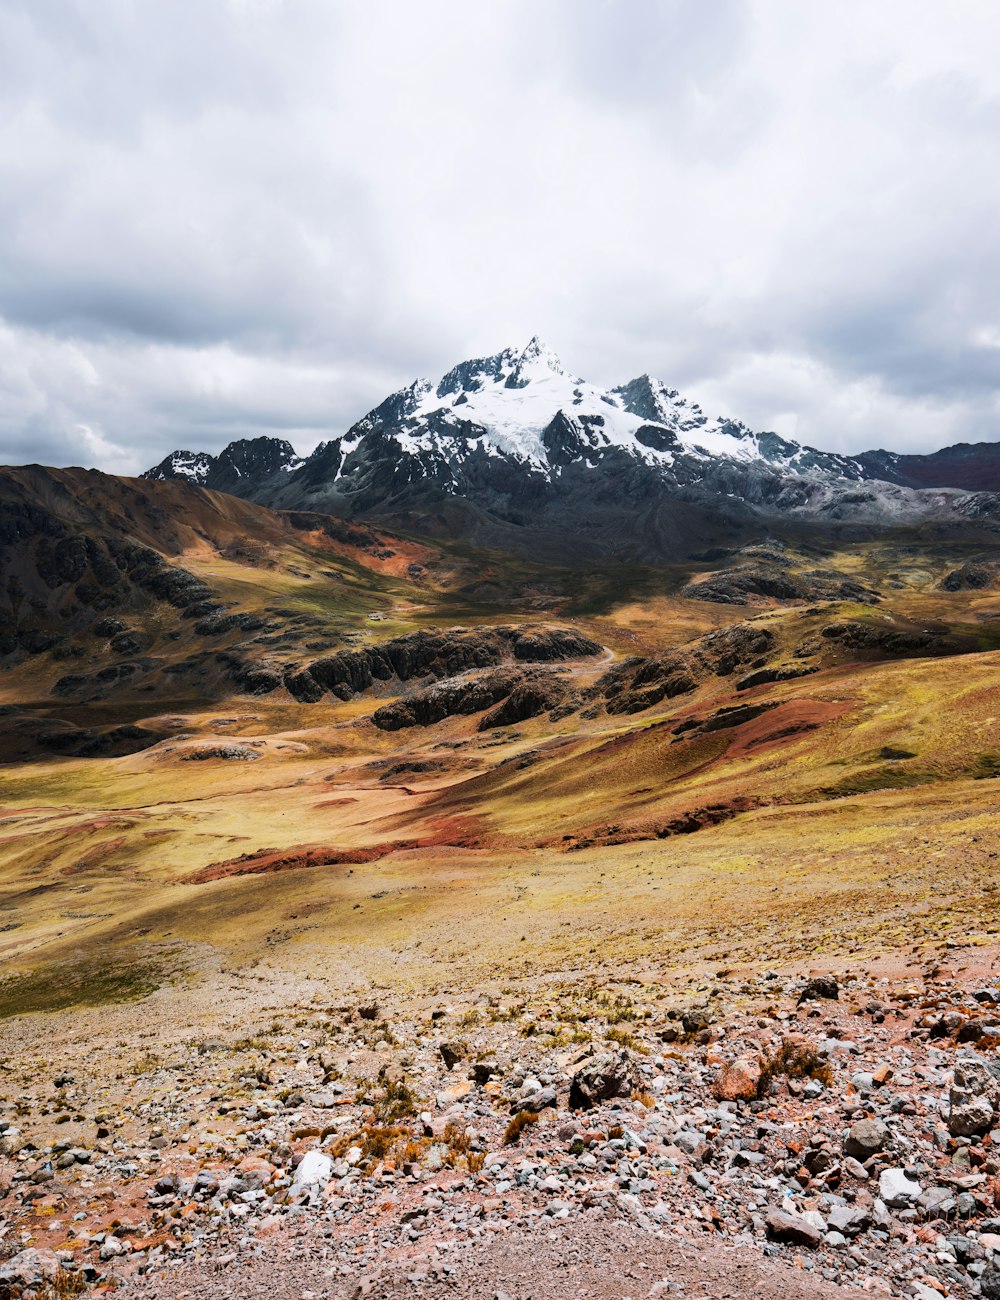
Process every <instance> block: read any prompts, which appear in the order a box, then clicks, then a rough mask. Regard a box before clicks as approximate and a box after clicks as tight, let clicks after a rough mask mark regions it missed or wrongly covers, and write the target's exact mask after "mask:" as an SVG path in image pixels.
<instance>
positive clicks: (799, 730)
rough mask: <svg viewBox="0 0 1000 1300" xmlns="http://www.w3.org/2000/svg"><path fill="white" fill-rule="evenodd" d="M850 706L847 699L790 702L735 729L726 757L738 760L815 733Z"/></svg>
mask: <svg viewBox="0 0 1000 1300" xmlns="http://www.w3.org/2000/svg"><path fill="white" fill-rule="evenodd" d="M850 707H851V705H850V702H849V701H846V700H789V701H788V702H787V703H785V704H779V705H778V707H777V708H776V709H770V710H768V712H767V713H762V714H761V715H760V717H759V718H754V719H753V720H752V721H751V722H745V723H743V725H742V726H741V727H737V728H735V729H734V731H733V740H732V743H731V744H730V746H729V749H728V750H727V751H726V755H725V757H726V758H738V757H739V756H740V755H742V754H750V753H760V752H761V751H762V750H766V749H771V748H773V747H775V746H776V745H779V744H781V742H782V741H787V740H790V739H792V738H793V737H795V736H801V735H805V734H806V733H807V732H810V731H816V730H817V729H818V728H819V727H822V726H823V724H824V723H826V722H831V721H832V720H833V719H834V718H839V717H840V716H841V715H842V714H844V713H846V712H847V711H848V710H849V709H850Z"/></svg>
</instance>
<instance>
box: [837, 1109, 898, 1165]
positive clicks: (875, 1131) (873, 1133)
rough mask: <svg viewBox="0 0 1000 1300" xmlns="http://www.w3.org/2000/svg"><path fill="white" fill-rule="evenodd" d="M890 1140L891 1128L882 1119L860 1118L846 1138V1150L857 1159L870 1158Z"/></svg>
mask: <svg viewBox="0 0 1000 1300" xmlns="http://www.w3.org/2000/svg"><path fill="white" fill-rule="evenodd" d="M888 1140H889V1130H888V1129H887V1128H886V1126H885V1125H884V1124H883V1123H882V1121H881V1120H880V1119H859V1120H858V1121H857V1123H856V1124H852V1125H851V1128H850V1131H849V1132H848V1134H847V1137H846V1139H845V1140H844V1150H845V1152H846V1153H847V1154H848V1155H849V1156H854V1158H855V1159H856V1160H862V1161H864V1160H868V1159H870V1158H871V1157H872V1156H873V1155H876V1154H877V1153H878V1152H879V1151H881V1150H882V1148H883V1147H884V1146H885V1144H886V1142H888Z"/></svg>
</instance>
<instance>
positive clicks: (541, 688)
mask: <svg viewBox="0 0 1000 1300" xmlns="http://www.w3.org/2000/svg"><path fill="white" fill-rule="evenodd" d="M563 694H564V692H563V689H562V687H561V685H560V684H559V682H558V681H557V680H555V679H553V678H542V677H535V678H533V679H530V680H528V681H521V682H519V683H518V684H517V685H516V686H515V687H514V689H513V690H512V691H511V693H510V694H509V695H508V696H507V698H506V699H505V700H503V701H502V702H501V703H500V704H498V705H497V707H496V708H495V709H491V710H490V712H489V713H487V714H486V716H485V717H484V718H483V719H482V720H481V721H480V723H479V730H480V731H490V730H491V729H492V728H493V727H513V726H515V725H516V724H517V723H519V722H527V720H528V719H529V718H537V717H538V716H539V714H542V713H547V712H548V711H549V710H550V709H554V708H555V707H556V706H557V705H558V704H559V703H561V701H562V699H563Z"/></svg>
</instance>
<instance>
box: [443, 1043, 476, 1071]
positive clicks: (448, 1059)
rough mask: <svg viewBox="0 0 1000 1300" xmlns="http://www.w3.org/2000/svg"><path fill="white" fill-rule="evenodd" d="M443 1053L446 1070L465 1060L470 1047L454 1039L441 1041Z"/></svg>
mask: <svg viewBox="0 0 1000 1300" xmlns="http://www.w3.org/2000/svg"><path fill="white" fill-rule="evenodd" d="M438 1051H439V1052H440V1053H441V1060H442V1061H444V1066H445V1069H446V1070H453V1069H454V1068H455V1066H456V1065H457V1064H458V1062H459V1061H461V1060H463V1059H464V1058H465V1057H466V1056H467V1055H468V1054H469V1049H468V1048H467V1047H466V1045H465V1043H460V1042H458V1041H455V1040H452V1041H451V1042H447V1043H441V1045H440V1046H439V1047H438Z"/></svg>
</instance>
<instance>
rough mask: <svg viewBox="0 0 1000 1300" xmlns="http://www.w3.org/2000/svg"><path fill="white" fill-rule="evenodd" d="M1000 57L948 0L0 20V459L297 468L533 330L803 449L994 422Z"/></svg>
mask: <svg viewBox="0 0 1000 1300" xmlns="http://www.w3.org/2000/svg"><path fill="white" fill-rule="evenodd" d="M998 38H1000V11H998V10H997V9H996V7H995V6H994V5H993V4H992V3H986V2H980V0H956V3H954V4H952V5H950V6H947V7H942V6H941V5H940V4H939V3H937V0H881V2H880V3H879V4H878V5H871V4H868V3H866V2H865V0H845V2H844V3H842V4H840V5H836V6H833V5H829V6H821V5H802V4H801V3H799V2H798V0H745V2H742V3H736V2H735V0H718V3H715V4H713V5H704V6H702V5H695V4H692V3H690V0H660V2H659V3H658V4H656V5H650V4H648V3H646V0H547V3H546V4H545V5H538V4H537V3H531V0H491V3H490V4H489V5H469V4H468V3H464V2H460V0H425V2H424V3H421V4H419V5H415V4H412V3H409V2H408V0H380V3H379V4H377V5H358V4H354V3H348V2H347V0H295V2H294V3H292V2H291V0H176V2H175V3H172V4H171V5H168V6H156V5H153V6H136V5H133V4H131V3H128V2H127V0H32V3H31V4H27V3H21V4H17V3H15V4H9V5H7V6H3V7H0V106H2V108H3V112H2V115H0V319H3V320H4V321H5V322H6V324H5V326H4V328H3V329H2V330H0V400H2V403H3V404H2V407H0V456H2V457H4V458H6V459H11V460H19V459H21V460H23V459H29V458H31V459H38V458H48V459H51V460H54V461H67V460H72V459H74V457H76V458H80V457H81V456H83V455H88V456H91V457H92V458H93V459H94V460H95V462H96V463H99V464H101V465H102V466H104V467H106V468H119V469H121V468H123V467H124V466H125V465H128V466H132V465H134V464H146V463H152V462H153V461H154V460H156V459H158V458H159V457H160V456H161V455H162V454H163V453H164V452H165V451H167V450H169V449H170V448H172V447H174V446H178V445H180V446H184V445H186V446H188V447H193V446H195V445H196V444H197V445H198V446H205V447H207V448H209V449H215V448H218V447H219V446H220V445H221V444H222V443H224V442H225V441H226V440H227V439H228V438H229V437H232V436H239V435H241V434H247V433H257V432H274V433H276V434H279V435H282V436H291V437H292V440H293V441H297V442H298V443H299V445H300V446H301V448H302V449H307V448H308V447H309V446H310V445H312V444H313V443H314V442H315V441H316V440H317V439H318V438H319V437H322V436H328V435H329V433H330V432H331V431H336V430H337V429H338V428H342V427H345V426H346V425H347V424H349V423H350V422H351V421H352V420H353V419H355V418H356V417H357V416H358V415H360V414H362V413H363V412H364V411H365V410H366V409H368V408H369V407H370V406H371V405H373V404H374V403H375V402H377V401H378V400H380V399H381V397H383V396H384V395H385V394H386V392H387V391H389V390H390V389H391V388H394V387H397V386H399V385H400V384H402V383H405V382H408V381H409V380H410V379H411V378H413V377H414V376H415V375H417V374H422V373H430V374H432V375H433V374H438V373H441V372H442V371H443V370H445V369H446V368H447V367H448V366H450V365H451V364H452V363H453V362H455V361H457V360H458V359H460V358H461V357H463V356H466V355H470V354H475V353H482V352H484V351H493V350H496V349H497V348H499V347H501V346H504V345H506V344H508V343H511V344H515V343H518V342H523V341H524V340H526V339H527V337H528V336H530V335H531V334H532V333H535V332H539V333H541V334H543V335H544V336H545V337H546V338H548V339H549V341H550V342H551V343H552V344H553V345H555V346H556V347H557V348H558V349H559V350H560V351H561V352H562V353H563V354H564V355H565V357H566V359H567V361H568V363H569V364H570V365H571V367H572V368H573V369H574V370H576V371H578V372H580V373H583V374H585V375H587V376H588V377H590V378H592V379H594V380H595V381H598V382H619V381H621V380H622V379H623V378H627V377H629V376H631V375H633V374H635V373H638V372H640V371H643V370H650V371H652V372H654V373H658V374H660V375H662V376H663V377H664V378H665V379H667V380H669V381H670V382H671V383H674V384H676V385H677V386H679V387H683V388H687V389H690V390H691V392H692V395H693V396H695V397H696V398H701V399H703V400H704V402H705V404H706V405H707V406H708V408H709V409H710V410H712V411H716V410H718V411H720V412H722V411H724V412H726V413H728V414H732V415H735V416H738V417H740V418H742V419H745V420H746V421H747V422H748V423H751V424H753V425H755V426H757V427H774V426H780V427H781V430H782V431H790V430H791V429H792V428H793V427H794V430H795V433H796V436H798V437H801V438H802V439H803V440H804V441H807V442H811V443H815V444H820V445H828V446H831V447H837V448H840V449H860V448H861V447H866V446H872V445H883V446H891V447H896V448H900V449H919V448H931V447H935V446H940V445H943V444H944V443H946V442H948V441H954V440H957V439H960V438H961V439H967V440H971V439H976V438H991V437H994V436H996V434H997V423H996V418H997V409H996V393H997V390H998V387H1000V357H998V351H997V348H996V347H995V344H994V343H993V342H992V340H994V339H995V337H996V336H997V334H998V332H1000V321H998V319H997V306H996V302H997V294H996V284H997V281H998V277H1000V250H998V248H997V247H996V242H995V239H994V236H993V229H994V224H995V222H994V214H995V212H996V210H997V206H998V201H1000V173H997V171H996V169H995V166H994V155H995V151H996V140H997V135H998V130H1000V68H998V66H997V64H996V60H995V58H994V57H993V56H994V51H995V49H996V44H997V40H998ZM81 427H85V428H87V429H90V430H92V431H95V436H97V437H99V439H100V441H99V442H97V443H91V444H90V445H88V444H87V442H86V440H85V439H83V438H82V435H81V433H80V429H81ZM115 448H120V449H122V450H121V451H116V450H115Z"/></svg>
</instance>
